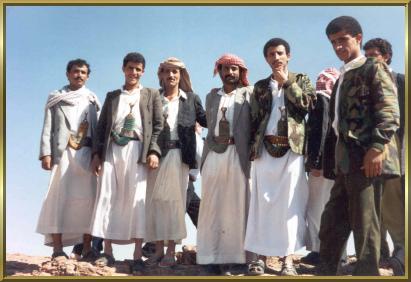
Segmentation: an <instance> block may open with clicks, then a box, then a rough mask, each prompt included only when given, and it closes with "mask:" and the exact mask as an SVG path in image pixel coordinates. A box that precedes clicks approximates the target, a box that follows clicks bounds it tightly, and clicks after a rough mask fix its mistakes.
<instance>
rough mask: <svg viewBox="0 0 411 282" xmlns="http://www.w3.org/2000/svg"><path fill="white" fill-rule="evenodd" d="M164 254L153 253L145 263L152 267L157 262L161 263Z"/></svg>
mask: <svg viewBox="0 0 411 282" xmlns="http://www.w3.org/2000/svg"><path fill="white" fill-rule="evenodd" d="M163 257H164V256H163V255H161V256H156V255H152V256H151V257H149V258H148V259H147V260H145V261H144V265H145V266H148V267H151V266H155V265H157V263H159V262H160V261H161V260H162V259H163Z"/></svg>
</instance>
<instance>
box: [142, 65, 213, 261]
mask: <svg viewBox="0 0 411 282" xmlns="http://www.w3.org/2000/svg"><path fill="white" fill-rule="evenodd" d="M157 74H158V78H159V81H160V85H161V90H160V94H161V99H162V105H163V116H164V126H163V130H162V131H161V134H160V136H159V138H158V140H157V143H158V146H159V147H160V149H161V152H162V158H161V161H160V165H159V168H158V169H157V170H155V171H151V172H150V175H149V179H150V181H149V182H148V183H149V185H148V191H147V192H148V193H147V220H146V226H147V228H146V237H145V239H146V240H147V241H150V242H151V241H156V252H155V254H154V255H153V256H151V257H150V258H149V259H148V260H147V261H146V262H145V264H146V265H148V266H152V265H156V264H157V263H158V266H160V267H169V266H173V265H175V264H176V261H175V256H174V255H175V245H176V243H179V242H181V240H182V239H184V238H185V237H186V236H187V232H186V226H185V213H186V192H187V185H188V178H189V169H193V168H197V165H198V164H197V160H196V133H195V127H196V122H198V123H199V124H200V125H201V126H204V127H207V120H206V114H205V111H204V109H203V106H202V105H201V100H200V98H199V97H198V96H197V95H196V94H194V93H193V89H192V87H191V81H190V77H189V74H188V72H187V69H186V67H185V65H184V63H183V62H182V61H180V60H179V59H177V58H174V57H171V58H168V59H167V60H165V61H164V62H162V63H161V64H160V66H159V68H158V73H157ZM164 241H167V251H166V254H165V255H164Z"/></svg>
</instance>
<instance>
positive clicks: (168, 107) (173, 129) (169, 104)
mask: <svg viewBox="0 0 411 282" xmlns="http://www.w3.org/2000/svg"><path fill="white" fill-rule="evenodd" d="M162 95H163V113H165V114H167V123H168V125H169V126H170V139H171V140H178V132H177V117H178V106H179V104H180V97H183V98H184V99H187V94H186V93H185V92H184V91H183V90H181V89H179V90H178V95H177V96H175V97H173V98H172V99H171V100H169V99H168V98H166V97H165V96H164V92H163V93H162Z"/></svg>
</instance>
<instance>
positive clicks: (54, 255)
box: [51, 251, 69, 259]
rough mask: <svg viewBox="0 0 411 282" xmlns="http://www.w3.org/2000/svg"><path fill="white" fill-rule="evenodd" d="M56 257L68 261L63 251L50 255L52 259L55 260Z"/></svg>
mask: <svg viewBox="0 0 411 282" xmlns="http://www.w3.org/2000/svg"><path fill="white" fill-rule="evenodd" d="M58 257H65V258H66V259H68V258H69V257H68V255H67V254H66V253H65V252H64V251H58V252H54V253H53V254H52V255H51V258H52V259H57V258H58Z"/></svg>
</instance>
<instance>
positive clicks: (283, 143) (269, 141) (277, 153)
mask: <svg viewBox="0 0 411 282" xmlns="http://www.w3.org/2000/svg"><path fill="white" fill-rule="evenodd" d="M264 146H265V148H266V150H267V152H268V153H269V154H270V155H271V156H272V157H274V158H281V157H282V156H284V155H285V154H286V153H287V151H288V149H290V145H289V143H288V138H287V136H278V135H266V136H264Z"/></svg>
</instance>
